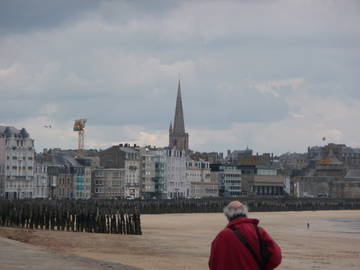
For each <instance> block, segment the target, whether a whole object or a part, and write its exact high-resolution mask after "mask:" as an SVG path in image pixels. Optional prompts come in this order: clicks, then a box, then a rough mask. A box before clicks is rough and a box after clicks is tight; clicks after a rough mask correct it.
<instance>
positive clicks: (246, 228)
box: [209, 201, 281, 270]
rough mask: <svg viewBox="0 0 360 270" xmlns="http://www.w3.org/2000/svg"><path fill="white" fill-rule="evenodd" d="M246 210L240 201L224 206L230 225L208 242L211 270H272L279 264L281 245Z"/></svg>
mask: <svg viewBox="0 0 360 270" xmlns="http://www.w3.org/2000/svg"><path fill="white" fill-rule="evenodd" d="M247 212H248V209H247V207H246V205H244V204H242V203H241V202H239V201H233V202H231V203H229V204H228V205H227V206H226V207H225V208H224V214H225V216H226V217H227V219H228V220H229V224H228V225H227V226H226V228H225V229H223V230H222V231H221V232H220V233H219V234H218V235H217V236H216V238H215V239H214V241H213V242H212V244H211V255H210V259H209V268H210V269H211V270H257V269H259V270H271V269H274V268H276V267H277V266H278V265H279V264H280V263H281V249H280V247H279V246H278V244H276V242H275V241H274V240H273V239H272V238H271V237H270V235H269V234H268V233H267V232H266V231H265V230H264V229H263V228H261V227H258V226H257V225H258V223H259V220H257V219H251V218H247Z"/></svg>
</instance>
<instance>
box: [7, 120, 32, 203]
mask: <svg viewBox="0 0 360 270" xmlns="http://www.w3.org/2000/svg"><path fill="white" fill-rule="evenodd" d="M34 156H35V150H34V140H33V139H31V138H30V136H29V134H28V133H27V131H26V130H25V129H24V128H23V129H21V130H18V129H16V128H14V127H10V126H0V168H1V169H0V171H1V174H2V176H1V179H2V181H1V184H2V188H1V192H2V194H0V196H2V197H5V198H19V199H24V198H32V197H33V177H34Z"/></svg>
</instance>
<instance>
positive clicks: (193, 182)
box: [186, 157, 219, 198]
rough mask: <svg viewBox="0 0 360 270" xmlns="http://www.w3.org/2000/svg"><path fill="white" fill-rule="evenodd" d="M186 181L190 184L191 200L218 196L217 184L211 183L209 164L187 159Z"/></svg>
mask: <svg viewBox="0 0 360 270" xmlns="http://www.w3.org/2000/svg"><path fill="white" fill-rule="evenodd" d="M186 181H187V182H188V183H189V184H190V197H191V198H202V197H216V196H218V193H219V188H218V183H217V182H212V181H211V173H210V164H209V162H207V161H204V160H201V159H199V160H195V159H191V158H190V157H187V161H186Z"/></svg>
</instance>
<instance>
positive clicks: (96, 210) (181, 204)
mask: <svg viewBox="0 0 360 270" xmlns="http://www.w3.org/2000/svg"><path fill="white" fill-rule="evenodd" d="M232 200H240V201H242V202H244V203H246V204H247V205H248V207H249V210H250V211H251V212H256V211H306V210H344V209H360V198H359V199H331V198H308V199H306V198H302V199H299V198H289V197H271V198H270V197H240V198H207V199H176V200H95V199H92V200H0V226H9V227H20V228H27V229H46V230H59V231H73V232H93V233H112V234H141V223H140V213H141V214H167V213H212V212H221V211H222V210H223V208H224V206H225V205H226V204H228V203H229V202H230V201H232ZM169 218H170V217H169Z"/></svg>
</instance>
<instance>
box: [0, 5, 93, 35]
mask: <svg viewBox="0 0 360 270" xmlns="http://www.w3.org/2000/svg"><path fill="white" fill-rule="evenodd" d="M99 3H100V1H97V0H77V1H62V0H52V1H44V0H32V1H27V0H10V1H9V0H3V1H1V3H0V33H2V34H10V33H25V32H28V31H34V30H39V29H44V28H45V29H46V28H52V27H56V26H59V25H61V24H64V23H69V22H72V21H73V20H75V19H76V18H77V17H78V16H80V15H81V14H84V13H85V12H87V11H89V10H91V9H94V8H96V7H98V6H99Z"/></svg>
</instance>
